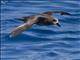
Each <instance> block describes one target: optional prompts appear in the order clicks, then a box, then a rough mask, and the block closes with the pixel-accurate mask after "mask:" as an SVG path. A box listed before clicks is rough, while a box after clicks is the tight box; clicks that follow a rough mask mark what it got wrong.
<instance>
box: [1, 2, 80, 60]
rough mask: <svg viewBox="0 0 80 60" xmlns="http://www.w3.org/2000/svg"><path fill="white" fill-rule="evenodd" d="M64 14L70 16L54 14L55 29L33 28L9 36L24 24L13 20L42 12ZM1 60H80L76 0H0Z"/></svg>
mask: <svg viewBox="0 0 80 60" xmlns="http://www.w3.org/2000/svg"><path fill="white" fill-rule="evenodd" d="M55 10H57V11H66V12H69V13H71V14H72V15H71V16H67V15H64V16H61V15H60V14H54V15H53V16H55V17H57V18H58V19H59V21H60V24H61V27H58V26H38V25H33V26H32V27H31V28H30V29H29V30H28V31H25V32H23V33H22V34H20V35H18V36H16V37H14V38H10V37H9V33H10V32H11V31H12V30H13V29H14V28H16V27H17V26H19V25H21V24H23V22H21V21H19V20H16V19H15V18H21V17H24V16H30V15H35V14H36V13H42V12H45V11H55ZM0 33H1V60H80V1H79V0H1V32H0Z"/></svg>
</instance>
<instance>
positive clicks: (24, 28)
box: [10, 18, 37, 37]
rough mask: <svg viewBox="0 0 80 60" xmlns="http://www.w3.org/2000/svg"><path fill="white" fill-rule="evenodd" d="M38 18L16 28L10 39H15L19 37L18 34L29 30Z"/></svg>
mask: <svg viewBox="0 0 80 60" xmlns="http://www.w3.org/2000/svg"><path fill="white" fill-rule="evenodd" d="M36 20H37V19H36V18H34V19H33V20H31V19H30V20H28V21H27V22H26V23H24V24H22V25H20V26H18V27H17V28H15V29H14V30H13V31H12V32H11V33H10V37H14V36H17V35H18V34H20V33H22V32H23V31H25V30H27V29H29V28H30V27H31V26H32V25H33V24H34V23H35V22H36Z"/></svg>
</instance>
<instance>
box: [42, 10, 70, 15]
mask: <svg viewBox="0 0 80 60" xmlns="http://www.w3.org/2000/svg"><path fill="white" fill-rule="evenodd" d="M54 13H59V14H61V15H71V14H70V13H68V12H64V11H47V12H43V14H48V15H52V14H54Z"/></svg>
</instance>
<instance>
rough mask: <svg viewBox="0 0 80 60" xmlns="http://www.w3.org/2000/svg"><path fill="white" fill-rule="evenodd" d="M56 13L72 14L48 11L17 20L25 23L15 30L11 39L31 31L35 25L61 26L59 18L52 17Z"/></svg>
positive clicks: (61, 12)
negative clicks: (28, 30)
mask: <svg viewBox="0 0 80 60" xmlns="http://www.w3.org/2000/svg"><path fill="white" fill-rule="evenodd" d="M54 13H60V14H61V15H71V14H70V13H67V12H63V11H48V12H44V13H42V14H37V15H32V16H27V17H23V18H21V19H20V18H17V19H18V20H21V21H23V22H24V24H22V25H20V26H18V27H17V28H15V29H14V30H13V31H12V32H11V33H10V37H14V36H16V35H18V34H20V33H21V32H23V31H25V30H27V29H29V28H30V27H31V26H32V25H33V24H37V25H57V26H60V24H59V21H58V19H57V18H55V17H53V16H51V15H52V14H54Z"/></svg>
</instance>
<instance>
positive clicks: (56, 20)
mask: <svg viewBox="0 0 80 60" xmlns="http://www.w3.org/2000/svg"><path fill="white" fill-rule="evenodd" d="M53 25H57V26H59V27H61V25H60V23H59V20H58V19H57V18H54V19H53Z"/></svg>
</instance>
